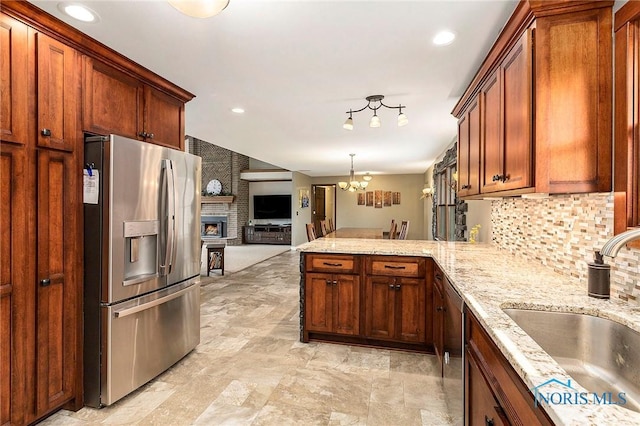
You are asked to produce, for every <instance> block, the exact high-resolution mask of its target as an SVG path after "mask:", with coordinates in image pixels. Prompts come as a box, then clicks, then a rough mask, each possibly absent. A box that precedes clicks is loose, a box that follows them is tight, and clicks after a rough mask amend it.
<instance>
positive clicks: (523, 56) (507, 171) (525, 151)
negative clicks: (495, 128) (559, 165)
mask: <svg viewBox="0 0 640 426" xmlns="http://www.w3.org/2000/svg"><path fill="white" fill-rule="evenodd" d="M530 31H531V30H527V31H525V33H524V34H523V35H522V37H521V38H520V40H519V41H518V43H517V44H516V45H515V46H514V47H513V48H512V49H511V50H510V51H509V54H508V55H507V56H506V58H505V59H504V61H503V62H502V65H501V67H500V69H501V73H502V76H501V78H502V92H503V95H502V100H503V107H502V111H503V123H504V125H503V129H504V139H503V155H502V157H503V162H504V163H503V172H502V174H503V175H504V176H505V180H504V182H503V183H501V184H500V185H498V186H499V187H500V189H501V190H508V189H518V188H526V187H529V186H531V185H532V173H533V172H532V169H533V167H532V166H533V161H532V151H533V149H532V136H531V126H532V117H531V108H532V107H531V105H532V100H531V84H532V82H531V70H532V64H531V56H532V55H531V43H530V39H531V36H530Z"/></svg>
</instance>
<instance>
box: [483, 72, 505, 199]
mask: <svg viewBox="0 0 640 426" xmlns="http://www.w3.org/2000/svg"><path fill="white" fill-rule="evenodd" d="M501 93H502V92H501V90H500V73H499V72H494V73H493V74H492V75H491V76H489V78H488V79H487V82H486V83H485V84H484V85H483V86H482V88H481V89H480V103H481V105H482V115H481V119H480V120H481V122H482V132H481V138H480V164H481V168H480V170H481V175H480V185H481V191H482V192H483V193H486V192H491V191H497V190H498V183H499V182H498V180H497V177H498V176H500V175H502V136H503V134H502V117H501V113H500V111H501V104H502V102H501V99H500V98H501Z"/></svg>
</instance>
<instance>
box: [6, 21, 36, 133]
mask: <svg viewBox="0 0 640 426" xmlns="http://www.w3.org/2000/svg"><path fill="white" fill-rule="evenodd" d="M27 49H28V28H27V26H26V25H24V24H23V23H21V22H18V21H16V20H15V19H12V18H9V17H8V16H6V15H4V14H0V64H1V65H0V73H1V74H0V139H1V140H3V141H7V142H15V143H22V144H24V143H26V141H27V137H28V127H27V126H28V125H27V117H28V116H29V107H28V99H29V96H28V95H29V92H28V79H29V67H28V62H27V52H28V50H27Z"/></svg>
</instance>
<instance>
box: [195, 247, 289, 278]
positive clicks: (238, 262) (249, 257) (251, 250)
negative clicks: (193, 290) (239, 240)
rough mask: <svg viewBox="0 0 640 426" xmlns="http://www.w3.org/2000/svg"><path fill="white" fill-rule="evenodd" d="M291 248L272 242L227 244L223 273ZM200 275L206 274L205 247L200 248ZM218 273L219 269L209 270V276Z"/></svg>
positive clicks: (238, 269) (243, 267) (234, 270)
mask: <svg viewBox="0 0 640 426" xmlns="http://www.w3.org/2000/svg"><path fill="white" fill-rule="evenodd" d="M289 250H291V247H290V246H287V245H272V244H244V245H241V246H227V247H226V248H225V249H224V273H225V274H232V273H234V272H238V271H241V270H243V269H245V268H248V267H249V266H252V265H255V264H256V263H260V262H262V261H263V260H267V259H269V258H271V257H273V256H277V255H279V254H280V253H284V252H285V251H289ZM201 265H202V267H201V269H200V275H203V276H207V249H206V248H205V247H203V248H202V253H201ZM214 275H215V276H217V275H220V271H218V270H213V271H211V276H214Z"/></svg>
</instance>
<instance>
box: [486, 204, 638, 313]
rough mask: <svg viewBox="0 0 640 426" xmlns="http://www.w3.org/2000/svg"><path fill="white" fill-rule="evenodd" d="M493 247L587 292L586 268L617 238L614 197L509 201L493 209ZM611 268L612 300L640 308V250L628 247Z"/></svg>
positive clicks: (612, 262) (622, 251)
mask: <svg viewBox="0 0 640 426" xmlns="http://www.w3.org/2000/svg"><path fill="white" fill-rule="evenodd" d="M491 224H492V227H493V243H494V244H495V245H496V246H497V247H498V248H500V249H503V250H507V251H509V252H511V253H513V254H515V255H517V256H524V257H527V258H529V259H532V260H534V259H535V260H536V261H539V262H540V263H542V264H543V265H546V266H548V267H551V268H553V269H554V270H555V271H557V272H559V273H562V274H565V275H570V276H574V277H578V278H579V279H580V280H582V281H583V282H584V286H585V292H586V288H587V263H588V262H591V261H592V260H593V252H594V251H595V250H596V249H599V248H601V247H602V245H603V244H604V243H605V242H606V241H607V240H608V239H609V238H611V237H612V236H613V195H612V194H611V193H599V194H571V195H553V196H551V197H550V198H545V199H523V198H508V199H507V198H505V199H502V200H499V201H493V202H492V206H491ZM605 260H606V261H607V263H610V264H611V297H612V298H613V297H616V298H620V299H622V300H626V301H628V302H629V303H634V304H638V305H640V279H639V277H640V250H637V249H629V248H626V247H625V248H623V249H622V250H620V253H619V254H618V256H616V258H615V259H613V260H611V259H605Z"/></svg>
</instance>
